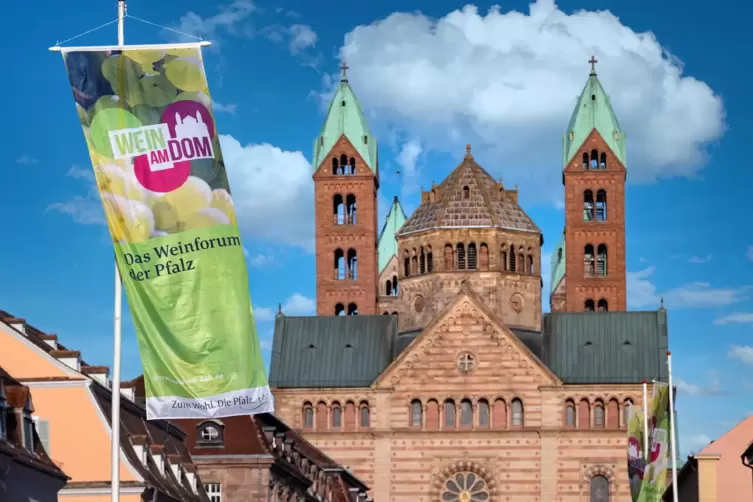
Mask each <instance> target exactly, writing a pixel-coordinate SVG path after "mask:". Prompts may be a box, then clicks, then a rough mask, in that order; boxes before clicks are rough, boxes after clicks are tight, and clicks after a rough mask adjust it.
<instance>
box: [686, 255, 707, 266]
mask: <svg viewBox="0 0 753 502" xmlns="http://www.w3.org/2000/svg"><path fill="white" fill-rule="evenodd" d="M710 261H711V254H708V255H706V256H705V257H703V256H691V257H690V258H688V263H695V264H701V263H708V262H710Z"/></svg>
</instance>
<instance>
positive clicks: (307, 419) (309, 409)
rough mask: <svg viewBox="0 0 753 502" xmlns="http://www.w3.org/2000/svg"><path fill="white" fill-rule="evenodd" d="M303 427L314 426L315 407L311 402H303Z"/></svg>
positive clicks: (310, 427) (309, 427)
mask: <svg viewBox="0 0 753 502" xmlns="http://www.w3.org/2000/svg"><path fill="white" fill-rule="evenodd" d="M303 427H304V428H306V429H312V428H313V427H314V407H313V406H311V403H308V402H306V403H303Z"/></svg>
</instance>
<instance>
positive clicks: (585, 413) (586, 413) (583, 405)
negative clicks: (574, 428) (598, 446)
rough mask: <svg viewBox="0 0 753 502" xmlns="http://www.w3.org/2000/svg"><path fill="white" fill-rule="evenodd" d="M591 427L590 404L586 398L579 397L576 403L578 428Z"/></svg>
mask: <svg viewBox="0 0 753 502" xmlns="http://www.w3.org/2000/svg"><path fill="white" fill-rule="evenodd" d="M589 427H591V405H590V404H588V399H581V400H580V403H578V428H579V429H588V428H589Z"/></svg>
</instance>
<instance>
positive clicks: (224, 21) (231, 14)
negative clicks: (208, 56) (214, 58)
mask: <svg viewBox="0 0 753 502" xmlns="http://www.w3.org/2000/svg"><path fill="white" fill-rule="evenodd" d="M255 10H256V7H255V6H254V4H253V3H252V2H251V1H250V0H234V1H233V2H232V3H231V4H230V5H224V6H221V7H220V11H219V12H218V13H217V14H215V15H214V16H211V17H206V18H205V17H202V16H200V15H198V14H196V13H195V12H193V11H191V12H188V13H187V14H185V15H183V16H182V17H181V18H180V20H179V22H178V26H177V27H176V28H175V29H176V30H178V31H180V32H182V33H187V34H189V35H192V36H194V37H200V38H203V39H205V40H212V41H213V46H215V47H216V44H217V36H218V34H219V32H220V31H221V30H222V31H225V32H227V33H228V34H231V35H247V36H248V35H251V34H252V33H253V32H252V31H251V28H250V27H249V26H243V25H242V23H243V21H245V20H247V19H248V17H249V16H250V15H251V14H252V13H253V12H254V11H255Z"/></svg>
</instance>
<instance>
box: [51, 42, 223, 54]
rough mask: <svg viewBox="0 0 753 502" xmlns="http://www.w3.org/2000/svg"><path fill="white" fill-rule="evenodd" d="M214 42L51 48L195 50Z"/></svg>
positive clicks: (59, 50)
mask: <svg viewBox="0 0 753 502" xmlns="http://www.w3.org/2000/svg"><path fill="white" fill-rule="evenodd" d="M210 45H212V42H209V41H208V40H202V41H201V42H189V43H185V44H151V45H149V44H146V45H92V46H86V47H60V46H59V45H55V46H53V47H50V50H51V51H53V52H62V53H66V52H96V51H145V50H149V49H193V48H195V47H208V46H210Z"/></svg>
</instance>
